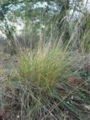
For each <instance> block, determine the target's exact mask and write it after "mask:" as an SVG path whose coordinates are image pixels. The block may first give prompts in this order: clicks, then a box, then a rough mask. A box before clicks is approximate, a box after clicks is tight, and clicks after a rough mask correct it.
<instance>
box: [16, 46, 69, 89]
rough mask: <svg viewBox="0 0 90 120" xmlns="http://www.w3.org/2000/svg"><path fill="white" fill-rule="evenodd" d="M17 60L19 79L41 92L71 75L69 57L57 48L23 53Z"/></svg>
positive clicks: (43, 48) (44, 47)
mask: <svg viewBox="0 0 90 120" xmlns="http://www.w3.org/2000/svg"><path fill="white" fill-rule="evenodd" d="M18 60H19V62H18V73H19V75H20V77H21V78H22V79H23V80H24V81H26V82H28V83H29V84H31V85H33V86H35V85H36V86H37V87H40V89H41V90H43V91H46V90H47V91H48V90H50V89H53V88H54V87H56V85H57V84H58V83H60V82H61V81H63V80H66V79H67V77H68V76H69V75H70V74H71V69H70V67H69V66H70V55H69V53H68V52H65V51H64V50H62V49H61V48H59V47H58V46H54V47H50V46H49V45H47V46H43V47H42V48H39V49H36V50H33V51H29V52H23V53H21V55H20V57H19V58H18Z"/></svg>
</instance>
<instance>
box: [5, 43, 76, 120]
mask: <svg viewBox="0 0 90 120" xmlns="http://www.w3.org/2000/svg"><path fill="white" fill-rule="evenodd" d="M19 53H20V52H19ZM71 61H72V60H71V55H70V53H69V52H68V51H66V50H63V49H62V48H60V47H59V46H58V45H51V44H50V43H49V44H44V45H42V46H41V45H39V47H38V48H37V49H33V50H28V51H27V50H25V51H22V52H21V53H20V54H19V56H18V64H17V73H18V74H17V76H14V77H13V78H9V82H8V85H7V89H6V94H8V93H9V94H10V95H9V96H10V97H9V96H8V97H7V96H6V97H5V98H4V99H5V101H6V102H5V103H8V102H7V101H8V100H9V102H10V105H9V111H10V116H13V114H16V116H19V118H20V119H27V120H29V119H31V120H39V119H41V120H44V119H45V120H48V119H60V118H61V119H63V118H62V117H63V115H62V112H61V113H60V111H61V109H63V108H64V107H65V108H66V109H68V110H69V111H71V112H72V113H74V114H76V112H74V111H76V109H74V107H73V106H72V105H70V104H68V103H67V102H66V101H64V100H63V96H65V95H66V93H67V88H65V89H66V90H64V89H62V88H60V85H61V84H62V83H64V84H65V83H66V81H67V80H68V77H69V76H71V74H72V63H71ZM73 72H74V70H73ZM64 87H65V86H64ZM62 90H63V91H62ZM12 108H13V110H12ZM16 111H17V112H16ZM15 112H16V113H15Z"/></svg>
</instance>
